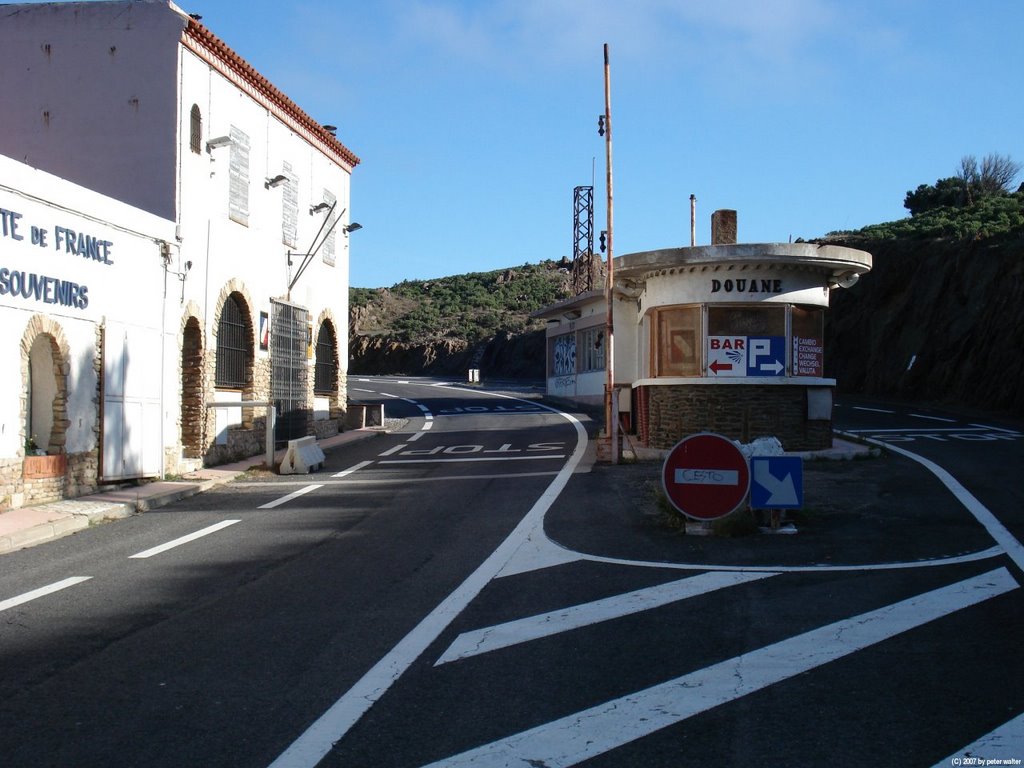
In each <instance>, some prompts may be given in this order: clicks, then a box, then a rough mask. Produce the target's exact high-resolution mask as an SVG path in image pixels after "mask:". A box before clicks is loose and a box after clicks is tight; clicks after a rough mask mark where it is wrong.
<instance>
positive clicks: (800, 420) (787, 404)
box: [637, 384, 832, 451]
mask: <svg viewBox="0 0 1024 768" xmlns="http://www.w3.org/2000/svg"><path fill="white" fill-rule="evenodd" d="M637 404H638V410H641V413H639V414H638V425H639V427H640V438H641V440H643V441H644V442H646V443H647V445H648V446H650V447H651V448H662V449H665V448H671V447H672V446H674V445H675V444H676V443H678V442H679V441H680V440H681V439H682V438H684V437H686V436H687V435H692V434H695V433H698V432H716V433H718V434H720V435H723V436H725V437H728V438H730V439H732V440H739V441H740V442H741V443H749V442H750V441H752V440H754V439H755V438H758V437H776V438H778V439H779V441H780V442H781V443H782V446H783V448H784V449H785V450H787V451H810V450H819V449H822V448H828V447H830V446H831V445H832V422H831V421H825V420H821V421H810V420H808V418H807V388H806V387H802V386H768V385H757V384H749V385H748V384H737V385H714V384H704V385H702V384H683V385H673V386H647V387H640V388H638V391H637ZM645 404H646V408H644V405H645Z"/></svg>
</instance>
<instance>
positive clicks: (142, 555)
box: [128, 520, 242, 560]
mask: <svg viewBox="0 0 1024 768" xmlns="http://www.w3.org/2000/svg"><path fill="white" fill-rule="evenodd" d="M240 522H242V521H241V520H222V521H221V522H219V523H214V524H213V525H210V526H207V527H206V528H202V529H200V530H198V531H196V532H195V533H190V534H188V535H187V536H182V537H181V538H178V539H174V540H173V541H168V542H167V543H166V544H161V545H160V546H158V547H153V548H152V549H147V550H146V551H144V552H139V553H138V554H136V555H132V556H131V557H129V558H128V559H129V560H144V559H146V558H148V557H153V555H159V554H160V553H162V552H166V551H167V550H169V549H174V548H175V547H180V546H181V545H182V544H188V543H189V542H192V541H195V540H196V539H201V538H203V537H204V536H209V535H210V534H211V533H216V532H217V531H221V530H223V529H225V528H227V527H228V526H232V525H234V524H235V523H240Z"/></svg>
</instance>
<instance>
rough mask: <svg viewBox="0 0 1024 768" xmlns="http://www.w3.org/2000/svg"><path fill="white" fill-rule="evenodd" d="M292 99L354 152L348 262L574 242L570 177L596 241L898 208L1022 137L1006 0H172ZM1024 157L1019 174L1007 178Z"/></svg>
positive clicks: (569, 249)
mask: <svg viewBox="0 0 1024 768" xmlns="http://www.w3.org/2000/svg"><path fill="white" fill-rule="evenodd" d="M177 4H178V5H179V6H180V7H181V8H182V9H183V10H185V11H187V12H189V13H197V14H200V15H201V16H202V23H203V24H204V25H206V26H207V27H208V28H209V29H210V30H211V31H212V32H213V33H214V34H215V35H217V36H218V37H220V38H221V39H222V40H224V42H225V43H227V45H228V46H229V47H231V48H232V49H234V50H235V51H236V52H237V53H239V54H240V55H241V56H242V57H243V58H245V59H246V60H247V61H248V62H249V63H250V64H251V65H253V66H254V67H255V68H256V69H257V70H258V71H259V72H260V73H261V74H263V75H264V76H265V77H266V78H268V79H269V80H270V81H271V82H272V83H273V84H274V85H276V86H277V87H278V88H280V89H281V90H282V91H284V92H285V93H286V94H287V95H288V96H289V97H291V98H292V99H293V100H294V101H295V102H296V103H297V104H298V105H299V106H300V107H301V108H302V109H303V110H305V111H306V112H307V113H308V114H309V115H310V116H311V117H313V118H314V119H316V120H318V121H319V122H321V123H324V124H332V125H336V126H338V133H337V135H338V138H339V140H341V142H342V143H343V144H345V145H346V146H347V147H348V148H349V149H350V150H352V151H353V152H354V153H355V154H356V155H357V156H358V157H359V158H360V159H361V161H362V162H361V163H360V165H358V166H357V167H356V168H355V171H354V173H353V175H352V190H351V208H352V210H351V218H352V220H353V221H358V222H359V223H360V224H362V225H363V229H362V230H360V231H358V232H355V233H353V234H352V240H351V251H350V253H351V266H350V269H351V273H350V281H351V284H352V285H353V286H357V287H368V288H373V287H382V286H391V285H393V284H395V283H397V282H400V281H402V280H418V279H429V278H436V277H442V276H446V275H453V274H461V273H464V272H482V271H490V270H495V269H503V268H506V267H514V266H519V265H522V264H524V263H537V262H540V261H542V260H545V259H560V258H562V257H563V256H568V257H570V258H571V257H572V253H573V221H574V215H573V213H574V212H573V189H574V188H575V187H576V186H580V185H590V184H593V185H594V202H595V206H594V207H595V210H594V230H595V233H598V232H600V231H601V230H604V229H608V225H607V221H608V215H607V204H606V200H607V195H606V185H605V178H606V169H607V166H606V154H605V150H606V145H605V140H604V139H603V138H601V137H600V136H599V135H598V133H597V118H598V116H599V115H601V114H603V113H604V109H605V101H604V99H605V95H604V45H605V44H607V45H608V47H609V54H610V74H611V77H610V93H611V112H612V152H613V157H612V177H613V184H612V189H613V198H614V218H613V223H614V229H613V233H614V242H613V247H614V254H615V255H616V256H621V255H623V254H627V253H634V252H637V251H647V250H654V249H659V248H668V247H678V246H686V245H689V244H690V195H691V194H692V195H695V196H696V199H697V202H696V242H697V244H698V245H700V244H707V243H708V242H709V241H710V229H711V227H710V221H711V214H712V212H713V211H715V210H716V209H720V208H731V209H735V210H737V211H738V224H739V226H738V231H739V240H740V242H785V241H788V240H790V239H793V240H795V239H797V238H800V237H802V238H805V239H811V238H814V237H820V236H822V235H825V234H827V233H828V232H831V231H835V230H843V229H858V228H860V227H863V226H866V225H869V224H876V223H880V222H884V221H893V220H895V219H899V218H903V217H904V216H905V215H907V211H906V210H905V209H904V208H903V199H904V196H905V195H906V193H907V191H909V190H912V189H914V188H916V187H917V186H918V185H919V184H923V183H929V184H930V183H934V182H935V181H936V180H937V179H940V178H945V177H948V176H952V175H954V174H955V173H956V171H957V170H958V168H959V166H960V159H961V158H962V157H963V156H964V155H975V156H976V157H978V158H979V159H980V158H982V157H984V156H985V155H987V154H991V153H998V154H1001V155H1009V156H1010V157H1012V158H1013V159H1015V160H1018V161H1024V99H1022V98H1021V96H1022V93H1024V87H1022V86H1024V57H1022V56H1021V55H1020V34H1021V30H1022V29H1024V3H1022V2H1020V0H971V2H964V0H877V1H876V0H863V1H859V0H629V2H625V1H624V0H475V1H474V0H291V1H289V2H281V1H280V0H277V1H276V2H270V0H246V2H244V3H239V2H237V0H177ZM1019 181H1024V179H1018V182H1019Z"/></svg>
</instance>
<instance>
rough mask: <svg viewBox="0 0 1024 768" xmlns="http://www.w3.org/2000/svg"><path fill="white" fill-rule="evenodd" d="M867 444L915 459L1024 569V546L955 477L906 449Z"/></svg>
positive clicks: (888, 445)
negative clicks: (937, 479) (882, 447)
mask: <svg viewBox="0 0 1024 768" xmlns="http://www.w3.org/2000/svg"><path fill="white" fill-rule="evenodd" d="M867 442H869V443H873V444H875V445H882V446H884V447H885V448H887V449H888V450H890V451H894V452H895V453H898V454H900V455H902V456H906V457H907V458H908V459H913V460H914V461H916V462H917V463H918V464H920V465H921V466H923V467H924V468H925V469H927V470H928V471H929V472H931V473H932V474H933V475H935V476H936V477H937V478H939V480H940V481H941V482H942V484H943V485H945V486H946V488H947V489H949V491H950V492H951V493H952V494H953V495H954V496H956V498H957V501H959V502H960V503H961V504H963V505H964V506H965V507H966V508H967V511H968V512H970V513H971V514H972V515H974V518H975V519H976V520H977V521H978V522H979V523H981V524H982V525H983V526H985V530H986V531H988V535H989V536H991V537H992V538H993V539H995V542H996V543H997V544H998V545H999V546H1001V547H1002V548H1003V549H1004V550H1006V554H1008V555H1009V556H1010V558H1011V559H1012V560H1013V562H1015V563H1016V564H1017V567H1018V568H1024V546H1021V543H1020V542H1019V541H1017V539H1016V538H1014V536H1013V534H1012V533H1010V532H1009V531H1008V530H1007V529H1006V526H1004V525H1003V524H1002V523H1001V522H999V520H998V519H997V518H996V516H995V515H993V514H992V513H991V512H990V511H989V509H988V507H986V506H985V505H984V504H982V503H981V502H980V501H978V500H977V499H976V498H975V497H974V495H973V494H972V493H971V492H970V491H968V490H967V489H966V488H964V487H963V486H962V485H961V484H960V481H959V480H957V479H956V478H955V477H953V475H951V474H950V473H949V472H947V471H946V470H945V469H943V468H942V467H940V466H939V465H938V464H936V463H935V462H934V461H931V460H930V459H926V458H925V457H924V456H919V455H918V454H916V453H912V452H911V451H908V450H907V449H906V448H900V447H899V446H897V445H893V444H892V443H883V442H882V441H880V440H871V439H868V440H867Z"/></svg>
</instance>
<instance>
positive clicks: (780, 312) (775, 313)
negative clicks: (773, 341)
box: [708, 304, 786, 336]
mask: <svg viewBox="0 0 1024 768" xmlns="http://www.w3.org/2000/svg"><path fill="white" fill-rule="evenodd" d="M785 335H786V307H785V306H784V305H781V304H780V305H776V306H758V307H708V336H785Z"/></svg>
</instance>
